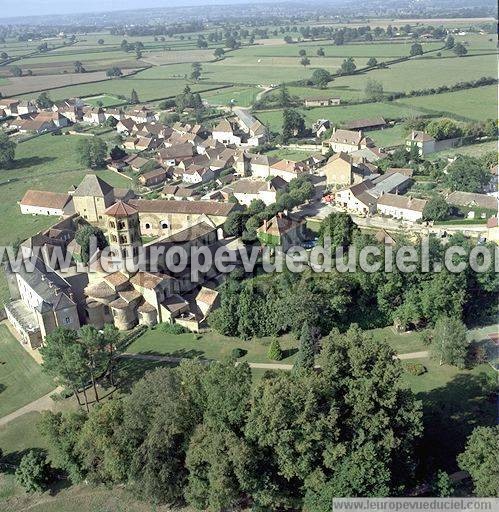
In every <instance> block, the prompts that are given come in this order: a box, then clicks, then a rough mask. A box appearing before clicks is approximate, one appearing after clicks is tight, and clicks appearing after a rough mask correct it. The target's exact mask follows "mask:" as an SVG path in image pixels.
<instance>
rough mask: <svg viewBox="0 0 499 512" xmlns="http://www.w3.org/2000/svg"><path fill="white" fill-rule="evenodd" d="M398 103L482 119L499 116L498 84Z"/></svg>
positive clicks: (446, 113)
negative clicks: (498, 109) (498, 111)
mask: <svg viewBox="0 0 499 512" xmlns="http://www.w3.org/2000/svg"><path fill="white" fill-rule="evenodd" d="M397 103H399V104H401V105H406V106H411V107H414V108H416V109H423V110H425V109H428V110H434V111H435V112H441V113H443V114H444V115H449V116H452V115H458V116H462V117H466V118H468V119H472V120H477V121H481V120H484V119H492V118H494V117H496V116H497V86H496V85H490V86H486V87H477V88H475V89H467V90H465V91H457V92H449V93H444V94H435V95H433V96H419V97H415V98H405V99H403V100H400V101H398V102H397Z"/></svg>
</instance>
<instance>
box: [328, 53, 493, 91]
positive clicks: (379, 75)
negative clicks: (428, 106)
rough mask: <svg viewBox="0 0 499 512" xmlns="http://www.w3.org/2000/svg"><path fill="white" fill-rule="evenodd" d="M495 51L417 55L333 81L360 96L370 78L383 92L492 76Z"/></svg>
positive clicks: (408, 89) (421, 87)
mask: <svg viewBox="0 0 499 512" xmlns="http://www.w3.org/2000/svg"><path fill="white" fill-rule="evenodd" d="M496 69H497V55H479V56H470V57H462V58H460V57H449V58H443V57H442V58H438V57H436V56H434V57H420V58H418V59H411V60H409V61H404V62H401V63H399V64H393V65H391V66H390V67H389V68H388V69H376V70H373V71H370V72H368V73H361V74H358V75H352V76H344V77H339V78H336V79H335V80H334V82H333V85H335V86H339V87H342V88H344V89H346V90H349V91H351V92H356V93H357V94H358V97H364V96H365V93H364V90H365V86H366V83H367V80H368V79H369V78H372V79H374V80H378V81H379V82H381V84H382V85H383V88H384V91H385V93H390V92H397V91H405V92H408V91H410V90H413V89H424V88H428V87H438V86H439V85H452V84H455V83H457V82H464V81H468V80H476V79H478V78H480V77H482V76H495V75H496Z"/></svg>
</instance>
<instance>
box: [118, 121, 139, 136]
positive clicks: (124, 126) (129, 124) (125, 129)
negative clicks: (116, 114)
mask: <svg viewBox="0 0 499 512" xmlns="http://www.w3.org/2000/svg"><path fill="white" fill-rule="evenodd" d="M134 128H135V121H134V120H133V119H129V118H125V119H120V120H119V121H118V124H117V125H116V131H117V132H118V133H123V134H125V135H131V134H132V132H133V129H134Z"/></svg>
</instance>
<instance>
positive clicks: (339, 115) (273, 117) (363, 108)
mask: <svg viewBox="0 0 499 512" xmlns="http://www.w3.org/2000/svg"><path fill="white" fill-rule="evenodd" d="M300 112H301V113H302V114H303V115H304V116H305V119H306V122H307V125H311V124H312V123H314V122H315V121H317V119H330V120H331V121H332V122H333V123H341V122H343V121H349V120H353V119H363V118H368V117H374V116H384V117H385V118H387V119H402V118H406V117H413V116H417V115H421V114H422V112H421V111H420V110H418V109H416V108H413V107H405V106H402V105H397V104H394V103H365V104H361V105H345V106H341V105H340V106H337V107H317V108H310V109H304V108H302V109H300ZM255 115H256V117H258V119H259V120H260V121H261V122H262V123H269V124H270V127H271V129H272V130H275V131H280V129H281V127H282V110H266V111H261V112H256V114H255Z"/></svg>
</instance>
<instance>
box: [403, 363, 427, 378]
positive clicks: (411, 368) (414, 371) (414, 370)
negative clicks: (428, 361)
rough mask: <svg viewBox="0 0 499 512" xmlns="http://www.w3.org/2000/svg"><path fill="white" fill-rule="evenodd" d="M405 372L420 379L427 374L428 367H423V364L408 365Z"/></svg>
mask: <svg viewBox="0 0 499 512" xmlns="http://www.w3.org/2000/svg"><path fill="white" fill-rule="evenodd" d="M405 371H406V372H407V373H410V374H411V375H415V376H416V377H418V376H419V375H423V373H426V366H424V365H422V364H421V363H407V364H406V365H405Z"/></svg>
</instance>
